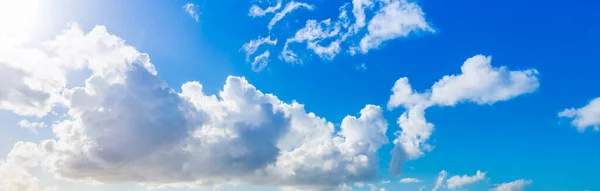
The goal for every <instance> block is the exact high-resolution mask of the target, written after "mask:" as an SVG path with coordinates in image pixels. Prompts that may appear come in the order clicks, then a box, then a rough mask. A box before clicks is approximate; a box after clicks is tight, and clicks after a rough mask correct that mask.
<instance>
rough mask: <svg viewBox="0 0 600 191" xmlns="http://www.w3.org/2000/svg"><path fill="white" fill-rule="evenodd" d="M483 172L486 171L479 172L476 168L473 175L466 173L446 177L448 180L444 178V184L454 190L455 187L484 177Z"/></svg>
mask: <svg viewBox="0 0 600 191" xmlns="http://www.w3.org/2000/svg"><path fill="white" fill-rule="evenodd" d="M485 174H486V172H481V171H479V170H478V171H477V173H475V175H473V176H469V175H466V174H465V175H462V176H458V175H455V176H452V177H450V178H448V180H446V184H447V187H448V189H451V190H454V189H456V188H461V187H463V186H466V185H469V184H473V183H475V182H478V181H481V180H483V179H485Z"/></svg>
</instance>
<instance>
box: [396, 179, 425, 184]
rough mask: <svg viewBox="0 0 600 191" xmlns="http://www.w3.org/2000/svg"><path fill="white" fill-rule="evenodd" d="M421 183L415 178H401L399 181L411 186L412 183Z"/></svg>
mask: <svg viewBox="0 0 600 191" xmlns="http://www.w3.org/2000/svg"><path fill="white" fill-rule="evenodd" d="M419 182H421V180H419V179H417V178H403V179H400V183H403V184H412V183H419Z"/></svg>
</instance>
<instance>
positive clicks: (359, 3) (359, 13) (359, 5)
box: [351, 0, 373, 34]
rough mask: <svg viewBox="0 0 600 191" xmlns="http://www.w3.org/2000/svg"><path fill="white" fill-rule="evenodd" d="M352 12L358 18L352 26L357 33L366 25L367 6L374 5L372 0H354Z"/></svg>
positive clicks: (353, 31)
mask: <svg viewBox="0 0 600 191" xmlns="http://www.w3.org/2000/svg"><path fill="white" fill-rule="evenodd" d="M352 5H353V6H352V14H353V15H354V18H355V19H356V21H355V23H354V24H353V26H352V29H351V30H352V33H354V34H356V33H357V32H358V30H359V29H360V28H362V27H364V26H365V25H366V15H365V8H369V7H372V6H373V2H372V1H371V0H352Z"/></svg>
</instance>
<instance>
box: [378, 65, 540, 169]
mask: <svg viewBox="0 0 600 191" xmlns="http://www.w3.org/2000/svg"><path fill="white" fill-rule="evenodd" d="M461 70H462V74H458V75H447V76H444V77H442V79H440V80H439V81H437V82H436V83H435V84H434V85H433V86H432V87H431V89H430V90H427V91H425V92H422V93H421V92H417V91H414V90H413V89H412V87H411V86H410V84H409V81H408V79H407V78H400V79H398V80H397V81H396V83H395V84H394V87H393V88H392V95H391V96H390V100H389V101H388V104H387V106H388V109H390V110H391V109H394V108H397V107H400V106H402V107H404V109H405V111H404V113H402V115H401V116H400V117H399V118H398V121H397V123H398V125H399V126H400V129H401V131H399V132H397V134H399V136H398V137H397V138H396V139H395V140H394V144H395V145H396V146H395V148H394V149H393V150H392V160H391V162H390V169H391V171H392V173H393V174H399V173H400V169H401V165H402V163H403V162H404V161H407V160H414V159H417V158H420V157H421V156H423V155H424V153H425V152H426V151H431V150H432V149H433V146H432V145H430V144H428V143H427V141H428V139H429V138H430V136H431V134H432V132H433V130H434V125H433V124H432V123H429V122H427V120H426V118H425V110H426V109H427V108H429V107H432V106H436V105H437V106H454V105H456V104H458V103H462V102H473V103H476V104H480V105H482V104H494V103H496V102H498V101H505V100H508V99H511V98H514V97H516V96H519V95H523V94H527V93H531V92H533V91H535V90H536V89H537V88H538V87H539V81H538V72H537V71H536V70H535V69H527V70H516V71H510V70H508V69H507V68H506V67H499V68H495V67H492V66H491V58H490V57H486V56H483V55H476V56H474V57H471V58H469V59H467V60H466V61H465V63H464V64H463V66H462V67H461Z"/></svg>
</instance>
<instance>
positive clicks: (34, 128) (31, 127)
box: [17, 120, 48, 133]
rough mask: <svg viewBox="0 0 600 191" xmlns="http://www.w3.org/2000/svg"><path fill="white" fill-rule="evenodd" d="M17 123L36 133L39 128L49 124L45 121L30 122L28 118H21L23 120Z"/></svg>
mask: <svg viewBox="0 0 600 191" xmlns="http://www.w3.org/2000/svg"><path fill="white" fill-rule="evenodd" d="M17 125H19V127H22V128H25V129H29V130H30V131H32V132H34V133H37V129H39V128H45V127H47V126H48V125H46V123H44V122H29V121H27V120H21V121H19V123H17Z"/></svg>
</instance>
